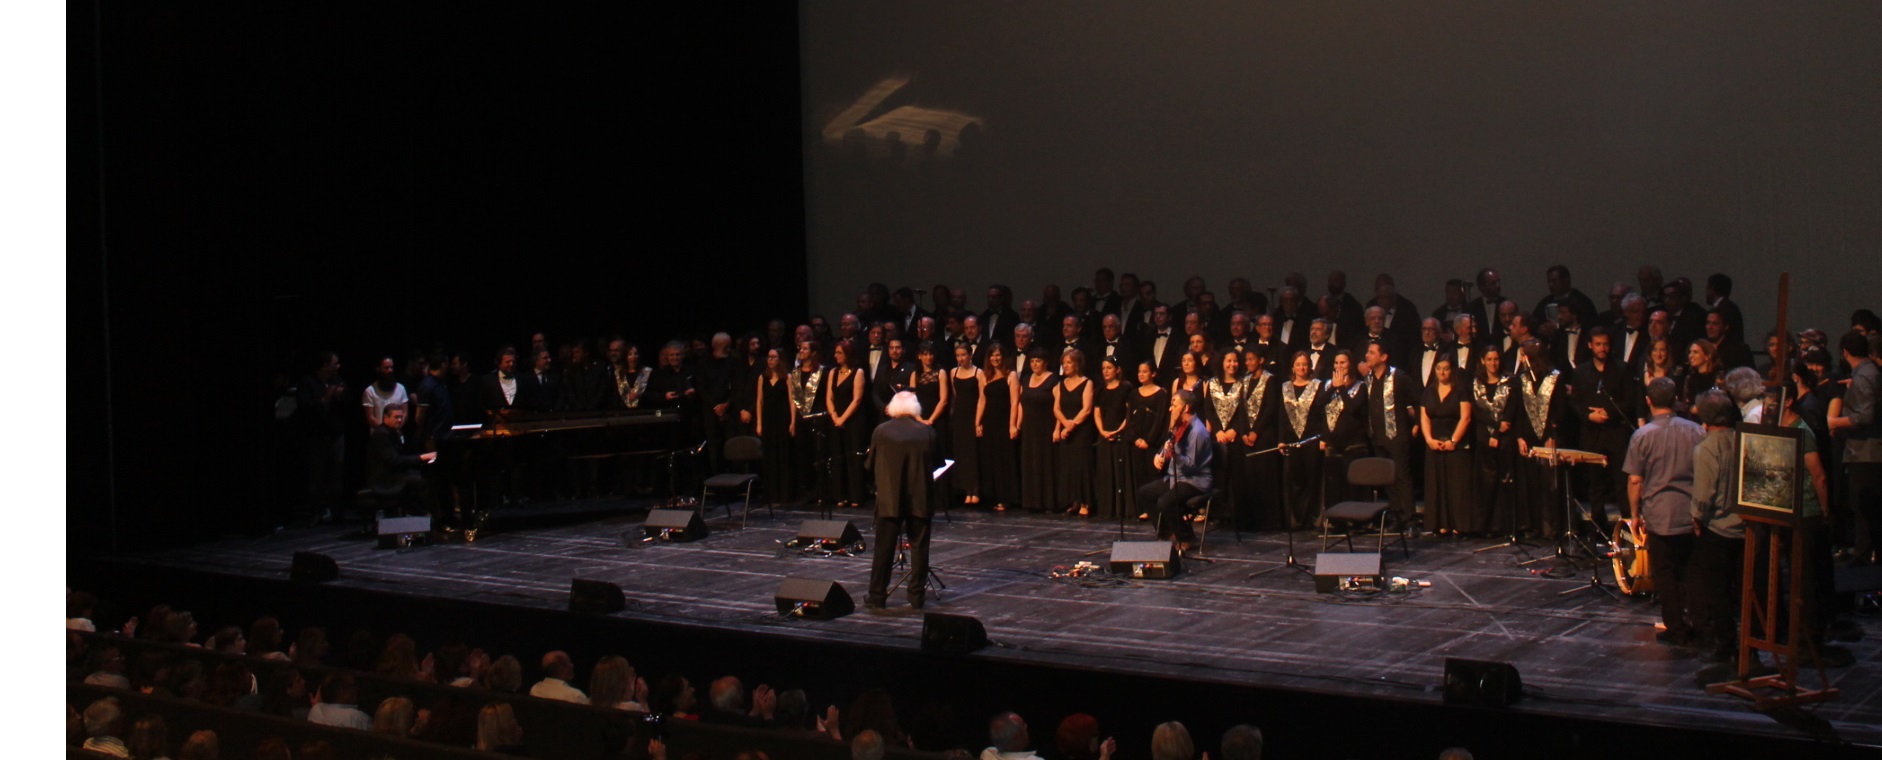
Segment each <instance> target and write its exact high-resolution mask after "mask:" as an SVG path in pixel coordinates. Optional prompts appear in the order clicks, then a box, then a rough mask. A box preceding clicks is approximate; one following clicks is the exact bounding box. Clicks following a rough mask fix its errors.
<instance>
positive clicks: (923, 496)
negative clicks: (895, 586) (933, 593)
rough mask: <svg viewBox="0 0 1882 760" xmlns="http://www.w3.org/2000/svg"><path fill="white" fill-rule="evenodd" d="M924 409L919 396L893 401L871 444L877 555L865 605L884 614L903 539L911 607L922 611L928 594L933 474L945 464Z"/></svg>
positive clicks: (869, 463) (899, 396)
mask: <svg viewBox="0 0 1882 760" xmlns="http://www.w3.org/2000/svg"><path fill="white" fill-rule="evenodd" d="M922 412H923V410H922V408H921V403H920V402H919V401H917V400H916V399H915V396H914V394H911V393H907V392H903V393H899V394H896V396H895V398H893V399H891V400H890V401H889V420H888V421H887V422H884V423H882V424H881V425H879V426H877V427H876V429H875V431H874V432H873V433H872V434H871V436H870V439H869V459H868V461H867V463H866V465H865V466H866V467H868V468H869V469H870V470H871V471H873V472H874V473H875V474H876V535H875V540H876V554H875V561H874V562H872V563H871V564H870V569H869V593H868V595H867V596H865V597H864V598H863V605H864V606H867V607H871V608H874V609H882V608H883V607H884V606H886V605H887V604H888V601H889V576H890V575H891V573H892V572H893V570H894V564H895V555H896V551H897V550H898V549H899V548H901V544H902V538H903V537H904V536H906V537H907V539H908V546H909V551H908V569H909V573H908V606H910V607H913V608H915V609H918V610H919V609H921V608H922V605H923V603H924V601H925V599H926V596H927V589H928V541H929V536H930V532H929V529H930V528H931V527H932V525H933V519H932V518H933V516H934V505H933V503H932V496H933V492H934V488H933V484H932V483H931V482H930V476H929V473H931V472H933V471H934V469H935V467H936V466H937V465H938V464H939V462H940V455H939V452H938V451H937V449H936V446H935V442H936V441H937V440H939V439H940V436H939V435H937V434H936V432H935V431H934V429H933V428H931V427H928V426H926V425H923V424H921V422H920V421H918V420H917V418H918V417H920V416H921V414H922Z"/></svg>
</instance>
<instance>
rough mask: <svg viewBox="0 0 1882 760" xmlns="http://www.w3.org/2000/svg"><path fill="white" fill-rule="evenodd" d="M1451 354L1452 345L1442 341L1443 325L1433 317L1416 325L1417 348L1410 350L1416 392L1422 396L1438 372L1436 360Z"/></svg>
mask: <svg viewBox="0 0 1882 760" xmlns="http://www.w3.org/2000/svg"><path fill="white" fill-rule="evenodd" d="M1452 354H1453V350H1452V347H1451V346H1450V345H1448V344H1446V343H1445V342H1444V326H1443V324H1442V323H1440V322H1438V320H1437V318H1435V317H1426V318H1424V319H1423V320H1422V321H1420V322H1419V326H1418V350H1417V351H1414V352H1412V365H1411V366H1413V367H1415V368H1416V369H1415V370H1413V371H1414V372H1416V373H1417V374H1415V375H1413V377H1414V378H1416V382H1417V383H1418V385H1417V388H1416V390H1417V392H1418V396H1419V397H1420V398H1423V397H1424V393H1425V388H1428V387H1430V386H1431V380H1432V378H1434V377H1436V376H1437V373H1438V360H1439V359H1442V358H1444V357H1446V356H1451V355H1452Z"/></svg>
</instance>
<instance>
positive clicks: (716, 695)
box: [699, 676, 778, 728]
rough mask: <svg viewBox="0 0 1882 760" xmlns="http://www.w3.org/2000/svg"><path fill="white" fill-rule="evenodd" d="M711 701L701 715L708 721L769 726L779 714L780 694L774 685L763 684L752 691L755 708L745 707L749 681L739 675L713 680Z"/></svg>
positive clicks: (752, 706)
mask: <svg viewBox="0 0 1882 760" xmlns="http://www.w3.org/2000/svg"><path fill="white" fill-rule="evenodd" d="M709 696H710V704H708V705H707V707H706V709H705V710H703V711H701V712H700V714H699V718H700V720H703V721H705V722H707V723H720V724H724V725H730V726H745V727H747V728H765V727H767V726H770V725H771V721H772V719H773V718H774V717H775V716H776V715H777V706H778V695H777V692H775V691H772V689H771V687H770V686H766V685H764V684H759V685H758V688H756V689H753V690H752V699H751V707H750V709H749V710H748V709H747V708H746V706H745V684H744V683H742V682H740V681H739V680H738V677H737V676H726V677H724V678H721V679H719V680H717V681H713V682H712V690H711V692H710V695H709Z"/></svg>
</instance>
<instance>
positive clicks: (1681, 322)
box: [1660, 278, 1706, 351]
mask: <svg viewBox="0 0 1882 760" xmlns="http://www.w3.org/2000/svg"><path fill="white" fill-rule="evenodd" d="M1660 303H1661V308H1663V309H1666V315H1667V316H1668V317H1669V318H1671V319H1672V321H1673V332H1672V335H1671V337H1672V338H1673V347H1674V349H1675V350H1677V351H1684V350H1685V349H1686V347H1687V346H1689V345H1692V342H1693V341H1695V340H1698V339H1700V338H1703V337H1705V334H1706V310H1705V309H1702V308H1699V307H1698V306H1694V305H1693V303H1692V285H1691V284H1690V283H1688V282H1686V280H1685V278H1681V279H1678V280H1674V281H1672V282H1670V283H1667V285H1666V287H1664V288H1661V289H1660Z"/></svg>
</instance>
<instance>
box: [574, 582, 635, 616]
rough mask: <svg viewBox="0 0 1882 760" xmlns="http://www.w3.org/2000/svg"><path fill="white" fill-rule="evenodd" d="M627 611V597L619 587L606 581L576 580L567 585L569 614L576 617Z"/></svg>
mask: <svg viewBox="0 0 1882 760" xmlns="http://www.w3.org/2000/svg"><path fill="white" fill-rule="evenodd" d="M625 609H627V595H626V594H623V593H621V587H620V586H616V585H614V584H612V583H609V582H607V581H591V580H587V579H585V578H576V579H574V580H573V581H570V583H569V612H573V613H575V614H577V615H606V614H609V613H613V612H620V611H621V610H625Z"/></svg>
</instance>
